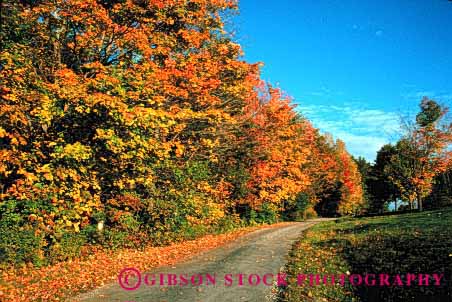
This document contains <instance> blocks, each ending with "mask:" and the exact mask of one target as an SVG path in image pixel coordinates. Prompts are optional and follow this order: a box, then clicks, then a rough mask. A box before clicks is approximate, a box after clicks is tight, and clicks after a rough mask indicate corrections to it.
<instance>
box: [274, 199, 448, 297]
mask: <svg viewBox="0 0 452 302" xmlns="http://www.w3.org/2000/svg"><path fill="white" fill-rule="evenodd" d="M286 271H287V273H288V275H289V282H288V283H289V284H288V286H287V287H286V288H283V289H282V290H281V293H280V301H284V302H286V301H287V302H291V301H452V281H451V276H452V209H450V208H449V209H445V210H442V211H432V212H423V213H412V214H403V215H394V216H385V217H372V218H353V219H352V218H344V219H339V220H337V221H330V222H325V223H321V224H318V225H316V226H314V227H312V228H311V229H309V230H307V231H306V232H305V233H304V234H303V237H302V238H301V239H300V240H299V241H298V242H296V243H295V244H294V246H293V248H292V250H291V252H290V254H289V262H288V264H287V267H286ZM407 273H411V274H421V273H422V274H433V273H438V274H442V273H443V274H444V278H443V280H442V282H440V286H419V285H418V284H417V283H416V285H413V284H412V285H411V286H407V285H406V282H404V284H405V285H403V286H401V285H400V284H399V286H393V285H391V286H366V285H364V283H365V282H364V281H363V282H362V284H363V285H360V286H358V285H357V286H352V285H351V284H350V282H345V284H344V286H342V285H334V286H333V285H331V279H328V280H329V281H328V283H329V284H328V285H323V284H320V285H315V281H314V286H309V279H308V277H307V279H308V280H307V281H305V282H301V285H298V284H297V276H299V275H307V276H309V274H320V275H328V274H335V275H340V274H344V275H346V276H348V277H349V276H351V275H353V274H361V275H362V276H364V275H365V274H377V276H378V274H388V275H391V276H395V275H397V274H400V275H401V278H402V281H406V279H405V278H406V274H407ZM356 280H357V279H356ZM369 280H370V279H369ZM337 281H338V279H336V284H337V283H338V282H337ZM378 282H379V280H378V278H377V284H378ZM415 282H418V280H417V279H416V280H415ZM432 282H434V281H433V280H431V281H430V283H432ZM320 283H322V282H320ZM390 283H391V284H394V282H393V279H390Z"/></svg>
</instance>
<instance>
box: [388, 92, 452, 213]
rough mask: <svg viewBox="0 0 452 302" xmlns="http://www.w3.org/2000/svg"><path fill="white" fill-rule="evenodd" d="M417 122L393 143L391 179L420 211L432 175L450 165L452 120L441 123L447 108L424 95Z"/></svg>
mask: <svg viewBox="0 0 452 302" xmlns="http://www.w3.org/2000/svg"><path fill="white" fill-rule="evenodd" d="M420 108H421V111H420V112H419V113H418V114H417V116H416V123H415V124H414V125H412V126H410V127H407V128H406V129H407V133H406V134H405V135H404V136H403V137H402V139H401V140H399V142H398V143H397V144H396V149H397V152H396V154H395V155H394V156H393V157H392V159H391V167H390V169H389V173H390V178H391V180H392V181H393V182H394V183H395V184H396V185H397V187H398V188H399V190H400V192H401V194H402V196H403V197H405V198H406V200H408V201H409V202H410V205H411V206H412V205H413V203H414V202H415V201H416V202H417V206H418V209H419V210H421V211H422V208H423V207H422V201H423V199H424V198H425V197H426V196H427V195H428V194H429V193H430V192H431V189H432V185H433V181H434V179H435V176H436V175H438V174H440V173H442V172H444V171H446V169H447V168H448V165H450V160H451V151H450V144H451V143H452V123H445V124H442V123H441V121H442V118H443V117H444V115H445V114H446V112H447V110H448V109H447V108H445V107H441V106H440V105H439V104H438V103H436V102H435V101H434V100H431V99H428V98H424V99H423V100H422V101H421V103H420Z"/></svg>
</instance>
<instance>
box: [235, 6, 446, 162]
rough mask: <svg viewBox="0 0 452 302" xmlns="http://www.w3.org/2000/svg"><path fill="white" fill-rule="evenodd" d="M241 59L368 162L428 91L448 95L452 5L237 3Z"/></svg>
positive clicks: (442, 99) (443, 100)
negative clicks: (258, 67)
mask: <svg viewBox="0 0 452 302" xmlns="http://www.w3.org/2000/svg"><path fill="white" fill-rule="evenodd" d="M239 8H240V14H239V15H238V16H236V17H234V18H233V19H232V20H230V23H228V27H229V28H230V29H232V31H234V37H235V40H236V41H237V42H238V43H239V44H240V45H242V47H243V50H244V52H245V59H246V60H247V61H249V62H263V63H264V67H263V70H262V77H263V79H265V80H267V81H269V82H271V83H272V84H275V85H277V86H279V87H280V88H282V89H283V90H284V91H286V92H287V93H288V94H289V95H291V96H292V97H293V98H294V100H295V103H297V104H298V109H299V110H300V111H301V112H302V113H303V114H304V115H305V116H307V117H308V118H310V120H311V121H313V123H314V125H315V126H316V127H318V128H320V129H321V130H322V131H324V132H330V133H332V134H333V135H334V136H335V137H337V138H341V139H342V140H344V141H345V142H346V144H347V147H348V149H349V151H350V152H351V153H352V154H353V155H355V156H358V155H361V156H364V157H365V158H367V159H368V160H370V161H372V160H374V158H375V155H376V151H377V150H378V149H379V148H380V147H381V146H382V145H383V144H385V143H388V142H393V141H395V140H396V139H397V136H398V135H399V133H400V129H399V126H398V125H399V120H400V116H405V115H413V114H414V113H415V112H416V110H417V105H418V103H419V102H420V100H421V98H422V96H424V95H426V96H429V97H431V98H434V99H436V100H437V101H439V102H441V103H445V104H449V105H450V104H451V100H452V2H448V1H447V0H428V1H426V0H397V1H367V0H362V1H347V0H341V1H336V0H329V1H327V0H316V1H311V0H279V1H270V0H260V1H258V0H239Z"/></svg>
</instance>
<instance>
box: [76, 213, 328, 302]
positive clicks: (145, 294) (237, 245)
mask: <svg viewBox="0 0 452 302" xmlns="http://www.w3.org/2000/svg"><path fill="white" fill-rule="evenodd" d="M323 220H326V219H316V220H310V221H307V222H296V223H292V224H289V225H284V226H281V227H276V228H270V229H262V230H258V231H255V232H252V233H249V234H247V235H245V236H243V237H241V238H239V239H237V240H235V241H232V242H230V243H227V244H225V245H224V246H222V247H219V248H216V249H214V250H210V251H208V252H205V253H202V254H199V255H197V256H195V257H193V258H192V259H190V260H188V261H186V262H182V263H179V264H177V265H176V266H172V267H159V268H156V269H154V270H152V271H150V272H141V284H140V286H139V287H138V288H137V289H136V290H125V289H123V288H122V287H121V286H120V285H119V283H118V282H115V283H112V284H108V285H106V286H104V287H101V288H99V289H96V290H94V291H91V292H88V293H85V294H82V295H80V296H78V297H76V298H74V299H72V300H70V301H80V302H132V301H133V302H179V301H180V302H182V301H184V302H185V301H193V302H223V301H224V302H229V301H231V302H237V301H239V302H263V301H272V299H273V294H272V286H271V285H268V284H271V283H272V280H273V283H275V282H276V280H277V274H278V273H279V272H280V270H281V268H282V267H283V266H284V264H285V262H286V255H287V253H288V251H289V249H290V247H291V245H292V244H293V242H294V241H295V240H296V239H297V238H299V236H300V233H301V232H302V231H303V230H305V229H307V228H309V227H310V226H312V225H314V224H316V223H318V222H320V221H323ZM160 274H162V275H163V276H164V280H163V282H164V285H162V286H161V285H159V276H160ZM168 274H175V275H176V276H177V277H176V282H177V283H178V285H171V286H169V285H168V282H169V281H168ZM239 274H242V277H240V275H239ZM251 274H257V275H258V276H259V278H260V282H259V284H258V285H256V283H257V278H258V277H257V276H252V279H251V280H249V279H248V278H249V277H250V275H251ZM266 274H267V277H266V280H265V281H266V283H267V285H265V284H264V280H263V277H264V275H266ZM268 274H273V275H274V279H272V278H271V277H272V276H271V275H268ZM181 275H185V276H186V279H187V282H183V280H182V278H181V277H180V276H181ZM193 275H195V277H194V279H193V282H194V283H195V285H192V284H191V283H192V280H191V276H193ZM199 275H201V276H202V278H203V280H202V284H201V285H198V283H200V277H199ZM207 275H210V280H209V281H210V282H208V276H207ZM146 276H147V277H146ZM154 276H155V278H156V284H157V285H152V280H153V279H154ZM145 277H146V278H145ZM212 278H215V280H214V281H215V284H213V280H212ZM240 278H242V286H240V285H239V283H240ZM145 279H146V280H145ZM280 280H281V279H280ZM250 281H251V284H254V285H251V284H250V283H249V282H250ZM127 282H128V283H125V284H126V285H127V284H128V285H131V286H133V285H136V284H138V283H137V282H138V279H136V278H132V277H131V278H129V279H128V280H127ZM173 282H174V276H173ZM181 282H183V283H188V284H187V285H185V284H184V285H183V286H181V285H180V283H181ZM281 282H283V281H281Z"/></svg>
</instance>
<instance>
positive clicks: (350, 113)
mask: <svg viewBox="0 0 452 302" xmlns="http://www.w3.org/2000/svg"><path fill="white" fill-rule="evenodd" d="M298 108H299V110H300V111H301V113H302V114H304V115H305V116H306V117H308V118H309V119H310V120H311V121H312V122H313V124H314V126H316V127H318V128H319V129H320V130H321V131H322V132H329V133H331V134H333V136H334V137H336V138H339V139H341V140H343V141H344V142H345V143H346V145H347V149H348V150H349V151H350V153H352V154H353V155H354V156H363V157H365V158H366V159H367V160H369V161H373V160H374V159H375V156H376V152H377V151H378V150H379V149H380V148H381V146H383V145H384V144H387V143H389V142H391V141H394V140H395V138H396V137H398V135H399V134H400V126H399V125H400V117H399V114H397V113H395V112H386V111H383V110H379V109H368V108H362V106H361V105H359V104H351V103H350V104H344V106H335V105H330V106H328V105H300V106H299V107H298Z"/></svg>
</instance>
